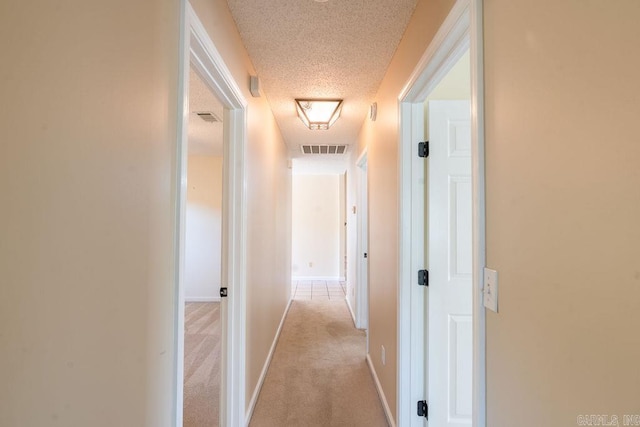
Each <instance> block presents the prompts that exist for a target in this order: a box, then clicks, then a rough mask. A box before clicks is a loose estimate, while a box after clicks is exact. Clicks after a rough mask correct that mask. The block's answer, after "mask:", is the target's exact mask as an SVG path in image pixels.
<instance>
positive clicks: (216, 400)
mask: <svg viewBox="0 0 640 427" xmlns="http://www.w3.org/2000/svg"><path fill="white" fill-rule="evenodd" d="M184 323H185V333H184V406H183V408H184V410H183V411H184V412H183V425H184V427H214V426H217V425H218V424H219V420H218V418H219V415H218V414H219V412H220V411H219V408H220V303H218V302H206V303H204V302H190V303H187V304H186V306H185V322H184Z"/></svg>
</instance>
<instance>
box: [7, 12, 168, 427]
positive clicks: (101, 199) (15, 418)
mask: <svg viewBox="0 0 640 427" xmlns="http://www.w3.org/2000/svg"><path fill="white" fill-rule="evenodd" d="M178 14H179V7H178V2H177V1H173V0H153V1H151V0H139V1H135V2H131V1H128V0H113V1H109V2H84V1H65V2H47V1H37V2H1V3H0V51H2V55H3V59H2V66H1V67H0V68H1V70H2V71H0V98H1V99H2V102H1V104H2V107H0V109H1V114H0V132H1V136H0V194H2V208H1V209H0V236H2V237H0V272H1V273H0V275H1V277H0V425H2V426H22V427H36V426H37V427H40V426H53V425H60V426H78V427H79V426H104V427H111V426H154V427H155V426H158V427H159V426H168V425H169V423H170V421H171V411H172V407H173V401H172V397H171V392H170V390H171V387H172V386H173V383H174V380H173V366H174V364H173V363H174V357H173V356H174V352H173V345H174V341H173V339H174V333H173V324H174V312H173V307H174V299H173V298H174V294H175V292H174V284H173V271H174V270H173V264H174V262H173V261H174V256H173V250H172V243H173V230H174V212H175V205H174V202H173V200H174V189H175V185H174V183H175V182H176V180H175V175H174V171H175V166H176V164H175V153H176V122H177V120H176V113H177V107H178V104H177V84H176V83H177V81H178V68H177V61H178V51H177V46H178V34H179V33H178V26H179V21H178V20H177V19H176V16H178Z"/></svg>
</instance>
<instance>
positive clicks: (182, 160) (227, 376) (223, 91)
mask: <svg viewBox="0 0 640 427" xmlns="http://www.w3.org/2000/svg"><path fill="white" fill-rule="evenodd" d="M181 4H182V7H183V11H182V12H183V13H182V16H183V17H184V22H183V26H182V27H181V28H182V34H181V41H182V46H181V49H180V51H181V55H182V56H181V58H180V63H181V69H180V84H179V93H180V96H181V97H182V99H183V102H182V103H181V104H180V115H181V116H182V121H181V122H180V123H179V124H178V128H179V134H178V147H177V174H176V179H177V195H176V200H177V203H176V232H175V236H176V238H175V248H176V250H175V253H176V266H177V268H176V277H175V283H176V309H175V313H176V317H175V349H176V351H175V354H176V359H175V362H174V363H175V365H174V369H175V385H174V390H175V395H174V399H175V400H174V402H175V409H174V413H175V425H176V426H177V427H180V426H182V425H183V420H186V419H187V417H186V416H185V415H186V414H185V412H184V409H185V405H184V404H185V399H184V396H185V385H186V384H188V381H189V380H190V379H191V378H190V377H189V375H190V374H191V372H190V371H188V370H187V371H185V303H186V301H187V300H188V299H196V300H197V299H205V300H209V299H211V300H215V299H216V295H222V292H221V291H222V289H223V288H225V290H227V295H228V296H227V297H225V298H221V299H220V302H219V322H218V324H219V364H218V366H219V384H216V386H217V388H218V396H219V404H218V407H219V411H218V417H217V418H218V420H212V424H211V425H217V424H218V422H219V425H227V426H231V425H240V424H243V423H244V422H245V353H246V352H245V332H244V329H245V328H244V325H245V311H246V310H245V306H246V298H245V293H246V290H245V289H246V278H245V272H246V255H245V251H246V249H245V248H246V236H245V230H246V224H245V221H246V220H245V218H246V215H245V211H246V207H245V195H244V188H243V182H244V162H245V158H244V146H245V135H246V127H247V125H246V106H247V102H246V100H245V99H244V97H243V95H242V93H241V91H240V89H239V87H238V86H237V84H236V83H235V81H234V79H233V76H232V75H231V72H230V71H229V69H228V68H227V66H226V65H225V63H224V61H223V60H222V57H221V56H220V54H219V53H218V51H217V49H216V47H215V45H214V43H213V42H212V41H211V39H210V38H209V36H208V34H207V32H206V30H205V29H204V26H203V25H202V23H201V22H200V20H199V19H198V17H197V15H196V13H195V11H194V10H193V8H192V7H191V5H190V4H189V3H188V2H182V3H181ZM190 82H193V83H194V84H196V85H198V84H199V83H201V89H202V91H201V92H202V94H203V96H205V97H206V96H210V98H209V101H211V99H213V100H216V101H217V104H216V105H213V104H212V105H204V106H203V107H202V108H203V110H202V111H200V108H201V107H196V108H197V109H198V110H199V111H197V112H196V111H194V114H191V112H190V109H189V107H190V105H191V104H192V103H191V102H190V101H191V100H190V95H195V93H190V90H189V89H190ZM207 94H208V95H207ZM194 98H197V96H194ZM193 101H194V102H195V101H197V100H196V99H194V100H193ZM198 112H199V113H202V116H200V115H198V114H195V113H198ZM191 116H193V117H192V119H193V120H195V122H194V123H198V124H201V123H200V122H199V121H198V120H203V119H204V120H203V121H206V120H209V121H211V120H221V123H220V122H218V123H220V124H221V127H222V130H221V133H222V134H221V149H220V147H219V148H218V153H221V158H218V159H217V160H216V159H211V158H206V157H216V156H215V155H214V156H211V155H210V154H211V152H207V149H206V147H203V145H206V144H200V145H198V144H195V145H193V144H192V145H191V146H190V137H189V130H190V128H194V125H193V123H192V125H191V126H190V123H189V120H190V117H191ZM195 116H197V117H195ZM213 116H215V118H214V117H213ZM203 126H204V125H203ZM205 139H206V137H205ZM192 147H197V148H194V149H190V148H192ZM199 151H202V152H199ZM203 152H206V154H209V155H202V154H203ZM197 154H200V155H197ZM190 157H191V158H190ZM189 181H190V182H191V184H194V186H195V187H196V188H195V190H196V191H194V188H191V190H192V194H191V196H195V199H193V197H192V201H194V200H196V201H197V202H198V203H193V204H192V205H193V206H191V207H190V206H189V199H190V197H189V196H190V195H189V188H188V187H187V182H189ZM214 183H215V184H214ZM192 187H193V186H192ZM214 187H215V190H214V189H213V188H214ZM198 190H200V191H198ZM216 192H218V195H220V194H221V196H220V197H221V200H220V198H218V202H214V201H213V200H214V199H216V197H215V193H216ZM203 195H205V196H203ZM199 196H203V197H204V199H207V202H206V203H204V204H205V205H206V207H207V209H206V210H204V212H203V210H202V209H200V210H199V207H200V206H199V202H201V200H200V199H199V198H198V197H199ZM216 203H219V211H217V209H218V208H216V207H215V206H218V205H217V204H216ZM194 206H195V208H194ZM212 212H218V214H219V217H218V218H217V220H216V218H215V213H212ZM194 218H195V219H196V221H195V224H197V223H198V221H197V220H200V222H201V224H200V225H201V226H202V227H204V229H205V230H207V232H211V231H212V230H214V229H215V228H217V227H219V230H220V231H219V234H217V235H215V233H212V234H213V237H211V238H206V237H205V238H200V239H197V238H195V239H194V236H193V234H196V235H197V231H198V229H199V228H198V227H195V229H193V225H194V222H193V221H190V222H191V224H190V225H188V220H189V219H191V220H193V219H194ZM188 227H189V229H188ZM202 227H200V230H202ZM191 231H194V233H191ZM188 232H189V235H188ZM189 237H191V239H189ZM200 237H202V236H200ZM217 237H219V240H218V239H217ZM188 239H189V240H188ZM199 245H200V247H199ZM202 245H204V248H203V246H202ZM218 247H219V251H218V252H216V249H217V248H218ZM189 253H192V254H193V253H195V254H196V255H200V256H202V257H205V258H206V260H204V261H203V260H198V259H197V257H196V259H195V260H194V259H187V256H188V255H189ZM218 254H219V255H218ZM217 259H219V260H220V262H219V269H218V268H217V265H216V267H214V268H211V267H212V264H216V260H217ZM205 267H206V268H205ZM194 278H199V279H202V280H200V282H199V283H200V284H201V285H202V283H206V285H203V286H202V288H198V286H196V287H195V288H194V287H193V286H191V285H190V284H189V281H190V280H191V279H194ZM216 279H218V280H216ZM195 282H198V280H196V281H195ZM212 288H213V289H212ZM194 302H195V301H194ZM199 302H202V301H199ZM206 302H214V301H206ZM203 310H204V311H205V312H206V311H207V310H206V309H203ZM209 314H210V316H209V317H211V316H213V313H209ZM214 323H215V322H214ZM187 338H188V337H187ZM208 342H209V343H211V340H209V341H208ZM209 346H211V344H209ZM205 347H206V345H205ZM213 353H214V352H213V351H212V349H211V348H208V349H207V348H204V350H203V354H208V355H211V354H213ZM186 356H189V354H187V355H186ZM208 362H209V363H210V359H209V360H208ZM204 366H205V368H202V369H205V370H207V368H206V367H207V364H206V363H205V365H204ZM208 371H209V372H208V373H207V374H205V375H203V377H205V378H206V379H207V380H211V378H210V376H211V375H212V372H211V369H208ZM185 373H186V375H185ZM203 382H204V381H203ZM214 388H215V387H214ZM208 390H209V391H211V384H209V388H208ZM205 395H206V393H205ZM205 400H206V401H205V402H204V405H206V406H215V405H216V403H215V399H214V398H213V397H211V396H209V397H206V398H205ZM209 416H211V413H210V414H209ZM213 417H214V418H215V414H214V415H213ZM207 422H208V421H207ZM213 423H215V424H213Z"/></svg>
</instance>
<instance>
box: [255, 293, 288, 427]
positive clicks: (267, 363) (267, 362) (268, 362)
mask: <svg viewBox="0 0 640 427" xmlns="http://www.w3.org/2000/svg"><path fill="white" fill-rule="evenodd" d="M292 302H293V300H291V299H290V300H289V302H288V303H287V307H286V308H285V309H284V313H283V314H282V319H280V324H279V325H278V330H277V331H276V335H275V337H274V338H273V342H272V343H271V348H270V349H269V354H268V355H267V360H265V362H264V366H263V367H262V372H260V378H258V384H256V388H255V389H254V390H253V395H252V396H251V400H250V401H249V408H248V409H247V414H246V417H245V420H244V425H245V426H248V425H249V422H250V421H251V417H252V416H253V410H254V409H255V407H256V403H258V396H259V395H260V390H262V385H263V384H264V380H265V378H266V377H267V371H268V370H269V366H270V365H271V359H273V354H274V353H275V351H276V345H278V340H279V339H280V333H281V332H282V326H283V325H284V321H285V319H286V317H287V314H289V309H290V308H291V303H292Z"/></svg>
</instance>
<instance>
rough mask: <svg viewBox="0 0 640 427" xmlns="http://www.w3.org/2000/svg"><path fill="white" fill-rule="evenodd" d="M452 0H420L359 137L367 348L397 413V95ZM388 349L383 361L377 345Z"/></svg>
mask: <svg viewBox="0 0 640 427" xmlns="http://www.w3.org/2000/svg"><path fill="white" fill-rule="evenodd" d="M453 4H454V1H453V0H435V1H434V0H432V1H426V0H425V1H420V2H418V5H417V6H416V10H415V12H414V15H413V17H412V19H411V22H410V23H409V27H408V28H407V31H406V32H405V34H404V37H403V39H402V41H401V42H400V46H399V47H398V50H397V51H396V53H395V55H394V57H393V59H392V62H391V64H390V66H389V68H388V70H387V73H386V75H385V77H384V80H383V81H382V84H381V86H380V89H379V90H378V93H377V95H376V99H375V101H377V103H378V117H377V120H376V121H375V122H371V121H369V120H366V121H365V123H364V126H363V127H362V129H361V131H360V135H359V139H358V146H359V152H361V151H362V150H363V149H364V147H365V146H366V147H368V171H369V173H368V179H369V287H370V292H369V298H370V299H369V308H370V313H369V314H370V321H369V349H370V353H371V359H372V361H373V364H374V367H375V370H376V372H377V374H378V377H379V379H380V383H381V385H382V388H383V390H384V393H385V395H386V398H387V401H388V403H389V406H390V407H391V410H392V412H393V414H394V417H395V412H396V394H397V393H396V371H397V358H396V352H395V349H396V348H397V340H396V334H397V292H398V284H397V278H398V263H397V258H398V197H397V195H398V155H397V153H398V95H399V94H400V91H401V90H402V87H403V85H404V84H405V83H406V81H407V80H408V78H409V75H410V74H411V72H412V71H413V69H414V68H415V66H416V64H417V63H418V60H419V59H420V57H421V56H422V54H423V53H424V51H425V49H426V48H427V46H428V44H429V42H430V41H431V39H432V38H433V35H434V34H435V32H436V31H437V30H438V28H439V26H440V24H441V22H442V21H443V20H444V18H445V17H446V16H447V14H448V13H449V11H450V10H451V7H452V6H453ZM383 345H384V347H385V349H386V365H382V361H381V346H383Z"/></svg>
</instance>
